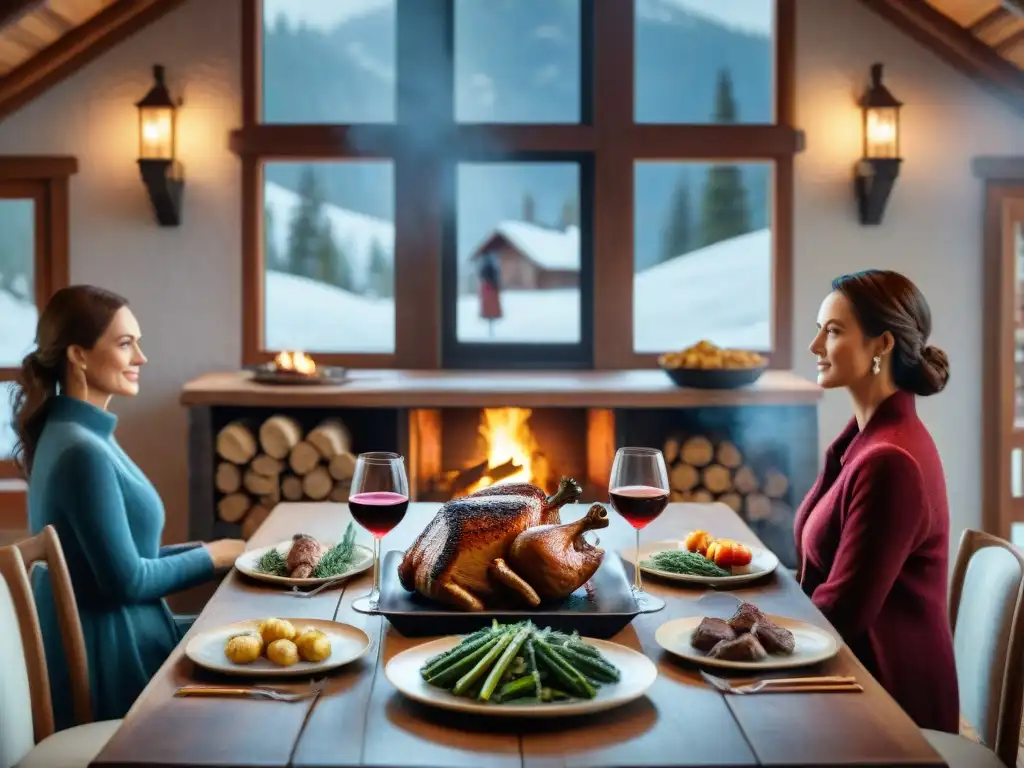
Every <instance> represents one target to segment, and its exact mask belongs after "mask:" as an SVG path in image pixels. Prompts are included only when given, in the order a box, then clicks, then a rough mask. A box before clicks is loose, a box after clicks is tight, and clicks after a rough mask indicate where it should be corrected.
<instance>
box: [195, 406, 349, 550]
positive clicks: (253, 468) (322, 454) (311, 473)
mask: <svg viewBox="0 0 1024 768" xmlns="http://www.w3.org/2000/svg"><path fill="white" fill-rule="evenodd" d="M215 452H216V458H217V467H216V470H215V472H214V487H215V488H216V490H217V494H218V500H217V516H218V517H219V518H220V519H221V520H224V521H225V522H228V523H236V524H238V525H240V526H241V528H242V538H244V539H249V538H250V537H251V536H252V534H253V533H254V532H255V531H256V529H257V528H258V527H259V526H260V524H261V523H262V522H263V521H264V520H266V518H267V515H269V514H270V510H272V509H273V508H274V505H276V504H277V503H278V502H279V501H337V502H345V501H348V494H349V489H350V487H351V485H352V474H353V472H354V471H355V466H356V458H355V455H354V454H353V453H352V451H351V435H350V434H349V431H348V429H347V428H346V427H345V425H344V424H343V423H342V422H341V421H338V420H337V419H328V420H325V421H323V422H321V423H319V424H317V425H316V426H315V427H314V428H313V429H311V430H309V431H308V432H304V431H303V429H302V427H301V426H300V424H299V422H298V421H296V420H295V419H294V418H292V417H291V416H285V415H282V414H278V415H275V416H271V417H269V418H268V419H266V420H265V421H264V422H263V423H262V424H259V425H258V426H257V425H254V424H253V423H251V422H249V421H247V420H238V421H233V422H231V423H229V424H227V425H226V426H224V428H223V429H221V430H220V432H218V433H217V438H216V445H215Z"/></svg>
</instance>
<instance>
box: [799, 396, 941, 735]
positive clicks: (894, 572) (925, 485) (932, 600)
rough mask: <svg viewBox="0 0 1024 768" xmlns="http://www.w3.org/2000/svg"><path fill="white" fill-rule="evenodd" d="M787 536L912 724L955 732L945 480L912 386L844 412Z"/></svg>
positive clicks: (819, 592) (810, 582) (804, 576)
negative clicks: (858, 414)
mask: <svg viewBox="0 0 1024 768" xmlns="http://www.w3.org/2000/svg"><path fill="white" fill-rule="evenodd" d="M795 535H796V548H797V559H798V563H799V567H800V572H799V579H800V585H801V586H802V587H803V590H804V592H806V593H807V594H808V595H810V597H811V600H812V601H813V602H814V604H815V605H816V606H817V607H818V609H819V610H820V611H821V612H822V613H823V614H824V615H825V617H826V618H827V619H828V620H829V621H830V622H831V623H832V625H833V626H834V627H835V628H836V630H837V631H838V632H839V634H840V635H842V637H843V639H844V640H845V641H846V644H847V645H849V646H850V649H851V650H852V651H853V652H854V654H856V656H857V658H858V659H860V661H861V663H862V664H863V665H864V666H865V667H867V669H868V671H869V672H870V673H871V674H872V675H873V676H874V677H875V679H876V680H878V682H879V683H881V684H882V686H883V687H884V688H885V689H886V690H887V691H888V692H889V694H890V695H891V696H892V697H893V698H894V699H895V700H896V701H897V703H899V705H900V706H901V707H903V709H904V710H905V711H906V712H907V714H908V715H910V717H911V718H913V720H914V722H915V723H917V725H918V726H920V727H921V728H932V729H935V730H940V731H949V732H951V733H956V732H957V731H958V728H959V712H960V706H959V693H958V690H957V678H956V667H955V664H954V660H953V637H952V632H951V631H950V627H949V611H948V607H947V595H946V589H947V588H946V585H947V580H948V571H947V568H948V565H947V561H948V558H949V554H948V553H949V507H948V503H947V500H946V481H945V478H944V476H943V472H942V464H941V462H940V461H939V454H938V451H937V450H936V449H935V443H934V442H933V441H932V438H931V435H930V434H929V433H928V430H927V429H926V428H925V426H924V424H922V423H921V420H920V419H919V418H918V417H917V409H916V407H915V399H914V395H912V394H910V393H906V392H902V391H900V392H897V393H896V394H894V395H892V396H891V397H889V398H888V399H886V400H885V401H884V402H883V403H882V404H881V405H880V406H879V408H878V410H877V411H876V412H875V414H874V416H872V418H871V419H870V420H869V421H868V423H867V425H865V427H864V430H863V431H860V430H859V429H858V427H857V421H856V419H851V421H850V423H849V424H848V425H847V426H846V429H844V430H843V432H842V434H840V435H839V437H838V438H837V439H836V441H835V442H834V443H832V445H831V446H829V449H828V451H826V453H825V466H824V469H822V471H821V474H820V475H819V476H818V480H817V482H816V483H815V485H814V487H813V488H812V489H811V490H810V492H809V493H808V494H807V497H806V498H805V499H804V501H803V503H802V504H801V505H800V509H799V510H798V511H797V514H796V525H795Z"/></svg>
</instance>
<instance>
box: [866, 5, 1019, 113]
mask: <svg viewBox="0 0 1024 768" xmlns="http://www.w3.org/2000/svg"><path fill="white" fill-rule="evenodd" d="M859 1H860V3H861V5H864V6H865V7H867V8H869V9H871V10H872V11H874V12H875V13H877V14H878V15H879V16H881V17H882V18H884V19H886V20H887V21H889V22H890V23H892V24H893V25H894V26H895V27H896V28H897V29H899V30H901V31H902V32H904V33H905V34H906V35H908V36H909V37H911V38H913V39H914V40H916V41H917V42H918V43H920V44H921V45H923V46H924V47H925V48H927V49H928V50H930V51H931V52H932V53H934V54H936V55H937V56H938V57H939V58H941V59H943V60H944V61H945V62H947V63H948V64H950V65H951V66H952V67H954V68H956V69H958V70H959V71H961V72H963V73H964V74H965V75H967V76H968V77H970V78H971V79H973V80H974V81H975V82H977V83H978V84H979V85H981V86H982V87H984V88H986V89H987V90H989V91H990V92H992V93H993V94H994V95H996V96H998V97H999V98H1001V99H1003V100H1004V101H1005V102H1006V103H1007V104H1009V105H1010V106H1011V107H1012V108H1013V109H1015V110H1016V111H1017V112H1019V113H1020V114H1022V115H1024V71H1022V70H1021V69H1020V68H1019V67H1017V66H1016V65H1014V64H1013V63H1011V62H1009V61H1007V60H1006V59H1004V58H1003V57H1002V56H1000V55H999V54H998V53H996V52H995V51H994V50H993V49H992V48H990V47H989V46H987V45H985V43H983V42H982V41H981V40H979V39H978V38H976V37H975V36H974V35H972V34H971V33H970V32H969V31H968V30H967V29H965V28H964V27H961V26H960V25H959V24H957V23H956V22H955V21H953V20H952V19H951V18H949V17H948V16H946V15H945V14H943V13H941V12H939V11H937V10H936V9H935V8H933V7H932V6H931V5H929V4H928V3H927V2H925V0H859Z"/></svg>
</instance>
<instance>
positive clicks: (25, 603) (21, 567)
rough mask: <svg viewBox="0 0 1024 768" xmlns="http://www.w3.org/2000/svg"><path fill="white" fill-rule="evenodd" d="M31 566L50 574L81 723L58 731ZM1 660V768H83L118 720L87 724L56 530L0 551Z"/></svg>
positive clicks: (75, 623) (72, 606) (84, 669)
mask: <svg viewBox="0 0 1024 768" xmlns="http://www.w3.org/2000/svg"><path fill="white" fill-rule="evenodd" d="M34 563H45V564H46V566H47V568H48V569H49V572H50V577H51V580H52V583H53V592H54V602H55V604H56V609H57V615H58V620H59V622H60V632H61V639H62V641H63V644H64V653H65V654H66V656H67V660H68V668H69V671H70V678H71V695H72V700H73V702H74V711H75V719H76V721H77V723H78V725H76V726H74V727H72V728H68V729H65V730H62V731H58V732H56V733H54V718H53V702H52V700H51V698H50V680H49V675H48V673H47V669H46V655H45V652H44V650H43V636H42V630H41V628H40V625H39V614H38V612H37V611H36V604H35V600H34V598H33V596H32V587H31V583H30V581H29V570H30V568H31V567H32V565H33V564H34ZM0 659H3V664H2V665H0V768H12V767H13V766H19V768H37V767H38V768H42V766H46V768H72V767H73V766H82V768H85V766H88V765H89V763H90V762H91V761H92V759H93V758H94V757H95V756H96V755H97V754H98V753H99V751H100V750H101V749H102V748H103V745H104V744H106V743H107V741H108V740H109V739H110V737H111V736H112V735H113V734H114V731H116V730H117V727H118V726H119V725H120V722H121V721H120V720H112V721H106V722H99V723H94V722H92V706H91V697H90V691H89V669H88V662H87V660H86V653H85V638H84V637H83V635H82V623H81V621H80V619H79V617H78V605H77V603H76V602H75V593H74V590H73V589H72V586H71V577H70V575H69V574H68V567H67V563H66V562H65V560H64V552H63V550H62V549H61V546H60V540H59V539H58V538H57V531H56V530H55V529H54V528H53V526H49V525H48V526H46V528H44V529H43V531H42V532H41V533H39V534H37V535H36V536H33V537H32V538H30V539H26V540H25V541H21V542H19V543H17V544H12V545H10V546H6V547H0ZM19 661H20V662H22V663H19Z"/></svg>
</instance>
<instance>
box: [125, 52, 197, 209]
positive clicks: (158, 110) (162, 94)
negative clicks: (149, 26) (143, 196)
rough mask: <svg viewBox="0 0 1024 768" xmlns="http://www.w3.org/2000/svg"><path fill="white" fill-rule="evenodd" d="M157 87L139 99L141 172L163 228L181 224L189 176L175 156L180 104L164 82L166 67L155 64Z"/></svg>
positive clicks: (154, 74) (137, 104)
mask: <svg viewBox="0 0 1024 768" xmlns="http://www.w3.org/2000/svg"><path fill="white" fill-rule="evenodd" d="M153 79H154V81H155V82H154V83H153V87H152V88H151V89H150V90H149V93H147V94H146V95H145V96H144V97H142V99H141V100H140V101H138V102H136V104H135V106H136V107H137V108H138V110H139V173H140V174H141V175H142V183H143V184H145V185H146V191H147V192H148V193H149V199H150V202H152V204H153V212H154V213H155V214H156V219H157V221H158V222H159V223H160V226H162V227H176V226H178V225H179V224H180V223H181V199H182V193H183V192H184V189H185V178H184V173H183V170H182V167H181V163H179V162H178V161H177V158H176V157H175V150H176V146H175V142H176V138H177V137H176V136H175V130H176V127H177V125H176V121H177V112H178V106H179V105H180V102H179V103H178V104H175V102H174V100H173V99H172V98H171V94H170V92H169V91H168V90H167V85H166V84H165V83H164V68H163V67H162V66H161V65H159V64H157V65H156V66H154V67H153Z"/></svg>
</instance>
